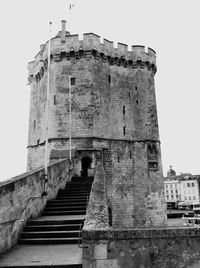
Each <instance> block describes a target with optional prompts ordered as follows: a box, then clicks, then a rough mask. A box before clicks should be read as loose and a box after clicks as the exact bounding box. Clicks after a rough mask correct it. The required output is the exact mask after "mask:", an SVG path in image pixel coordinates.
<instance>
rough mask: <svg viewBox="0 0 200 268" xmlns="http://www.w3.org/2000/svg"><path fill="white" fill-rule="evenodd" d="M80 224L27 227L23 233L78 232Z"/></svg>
mask: <svg viewBox="0 0 200 268" xmlns="http://www.w3.org/2000/svg"><path fill="white" fill-rule="evenodd" d="M80 225H81V223H80V224H66V225H64V224H61V225H51V224H50V225H27V226H25V227H24V232H38V231H42V232H44V231H70V230H78V231H79V230H80Z"/></svg>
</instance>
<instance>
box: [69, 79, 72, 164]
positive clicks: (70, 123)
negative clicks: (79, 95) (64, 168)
mask: <svg viewBox="0 0 200 268" xmlns="http://www.w3.org/2000/svg"><path fill="white" fill-rule="evenodd" d="M69 159H70V164H71V159H72V102H71V75H70V74H69Z"/></svg>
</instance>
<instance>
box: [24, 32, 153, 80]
mask: <svg viewBox="0 0 200 268" xmlns="http://www.w3.org/2000/svg"><path fill="white" fill-rule="evenodd" d="M48 43H49V42H47V43H46V44H45V45H42V46H41V49H40V51H39V52H38V54H37V55H36V56H35V61H31V62H30V63H29V67H28V70H29V75H30V82H31V81H32V79H38V78H39V77H40V76H43V73H44V71H45V70H46V66H47V54H48ZM93 50H94V51H96V52H97V54H96V52H95V55H94V56H97V57H98V58H99V59H100V60H102V61H104V62H106V61H107V62H111V64H115V63H116V64H117V65H119V62H120V65H122V66H124V67H126V66H128V65H129V66H130V67H133V68H134V66H135V68H137V62H138V64H139V65H140V62H142V63H143V64H142V65H144V66H145V65H147V68H151V69H153V72H156V53H155V51H154V50H153V49H151V48H148V49H147V52H146V51H145V47H144V46H141V45H133V46H131V51H129V50H128V45H126V44H123V43H117V47H114V43H113V42H112V41H109V40H106V39H104V40H103V42H102V43H101V42H100V36H98V35H96V34H94V33H85V34H83V40H80V39H79V36H78V35H76V34H75V35H66V37H65V41H64V42H63V41H62V39H61V34H60V33H58V34H57V36H56V37H54V38H52V39H51V59H53V60H54V61H60V60H61V59H62V58H63V57H65V56H66V57H67V58H69V59H70V58H74V57H75V58H76V59H79V58H81V57H82V56H84V55H85V56H86V57H87V53H88V51H93ZM75 52H76V54H75ZM65 53H69V54H68V55H65ZM36 75H38V77H35V76H36Z"/></svg>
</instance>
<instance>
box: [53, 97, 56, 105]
mask: <svg viewBox="0 0 200 268" xmlns="http://www.w3.org/2000/svg"><path fill="white" fill-rule="evenodd" d="M53 104H54V105H56V95H54V96H53Z"/></svg>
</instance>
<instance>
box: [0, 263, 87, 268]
mask: <svg viewBox="0 0 200 268" xmlns="http://www.w3.org/2000/svg"><path fill="white" fill-rule="evenodd" d="M5 267H7V268H82V267H83V266H82V264H53V265H52V264H50V265H48V264H37V263H35V264H32V265H31V264H25V265H23V264H22V265H8V266H5V265H1V264H0V268H5Z"/></svg>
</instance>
